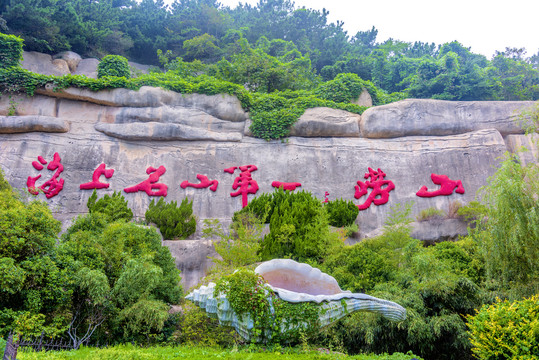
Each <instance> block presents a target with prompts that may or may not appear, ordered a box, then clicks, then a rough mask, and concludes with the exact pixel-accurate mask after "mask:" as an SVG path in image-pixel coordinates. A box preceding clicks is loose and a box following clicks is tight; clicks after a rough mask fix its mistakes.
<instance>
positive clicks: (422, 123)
mask: <svg viewBox="0 0 539 360" xmlns="http://www.w3.org/2000/svg"><path fill="white" fill-rule="evenodd" d="M533 104H534V102H533V101H444V100H425V99H409V100H402V101H398V102H395V103H391V104H387V105H382V106H376V107H373V108H370V109H368V110H366V111H365V112H364V113H363V114H362V115H361V133H362V135H363V136H365V137H368V138H374V139H380V138H395V137H402V136H414V135H424V136H426V135H433V136H440V135H454V134H459V133H465V132H469V131H475V130H481V129H491V128H492V129H497V130H498V131H499V132H500V133H501V134H502V135H504V136H505V135H508V134H523V133H524V131H523V130H522V129H521V128H520V126H519V125H518V124H517V122H516V120H517V118H518V115H519V113H520V112H521V111H522V110H524V109H526V108H529V107H530V106H532V105H533Z"/></svg>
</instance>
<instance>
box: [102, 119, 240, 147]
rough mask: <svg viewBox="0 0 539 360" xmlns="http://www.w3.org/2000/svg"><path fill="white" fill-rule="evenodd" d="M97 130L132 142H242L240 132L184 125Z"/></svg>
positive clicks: (113, 126)
mask: <svg viewBox="0 0 539 360" xmlns="http://www.w3.org/2000/svg"><path fill="white" fill-rule="evenodd" d="M95 129H96V130H97V131H100V132H102V133H104V134H106V135H108V136H112V137H115V138H118V139H122V140H132V141H142V140H146V141H172V140H176V141H232V142H236V141H241V139H242V137H243V135H242V134H241V133H240V132H235V133H232V132H229V133H226V132H217V131H211V130H205V129H200V128H196V127H192V126H188V125H184V124H163V123H159V122H144V123H131V124H105V123H100V124H96V125H95Z"/></svg>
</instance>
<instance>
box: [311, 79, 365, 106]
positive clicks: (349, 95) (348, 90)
mask: <svg viewBox="0 0 539 360" xmlns="http://www.w3.org/2000/svg"><path fill="white" fill-rule="evenodd" d="M362 90H363V80H362V79H361V78H360V77H359V76H357V75H356V74H351V73H344V74H339V75H337V77H335V79H333V80H330V81H326V82H325V83H322V84H320V85H319V86H318V87H317V88H316V90H315V94H316V95H317V96H319V97H320V98H322V99H325V100H331V101H335V102H350V101H352V100H354V99H357V98H358V96H359V94H361V91H362Z"/></svg>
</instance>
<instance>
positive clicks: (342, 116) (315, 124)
mask: <svg viewBox="0 0 539 360" xmlns="http://www.w3.org/2000/svg"><path fill="white" fill-rule="evenodd" d="M360 119H361V117H360V116H359V115H357V114H353V113H350V112H348V111H344V110H338V109H331V108H325V107H319V108H312V109H307V110H306V111H305V113H304V114H303V115H301V117H300V118H299V119H298V121H297V122H296V123H295V124H294V125H293V126H292V128H291V129H290V135H291V136H303V137H325V136H339V137H359V120H360Z"/></svg>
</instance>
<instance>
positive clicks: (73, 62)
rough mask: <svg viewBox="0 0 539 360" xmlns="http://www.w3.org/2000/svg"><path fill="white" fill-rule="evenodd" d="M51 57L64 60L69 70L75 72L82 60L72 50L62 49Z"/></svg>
mask: <svg viewBox="0 0 539 360" xmlns="http://www.w3.org/2000/svg"><path fill="white" fill-rule="evenodd" d="M53 59H62V60H64V61H65V62H66V64H67V66H68V68H69V71H70V72H75V71H76V70H77V66H79V63H80V62H81V60H82V58H81V56H80V55H79V54H77V53H76V52H73V51H62V52H61V53H59V54H56V55H54V56H53Z"/></svg>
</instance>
